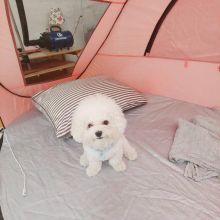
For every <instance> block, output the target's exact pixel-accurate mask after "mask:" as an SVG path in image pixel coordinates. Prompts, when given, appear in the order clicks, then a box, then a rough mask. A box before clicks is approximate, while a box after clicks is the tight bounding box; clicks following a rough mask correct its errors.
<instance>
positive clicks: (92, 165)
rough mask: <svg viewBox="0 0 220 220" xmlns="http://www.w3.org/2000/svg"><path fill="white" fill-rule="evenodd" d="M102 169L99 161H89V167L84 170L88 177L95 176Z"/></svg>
mask: <svg viewBox="0 0 220 220" xmlns="http://www.w3.org/2000/svg"><path fill="white" fill-rule="evenodd" d="M101 168H102V162H101V161H89V166H88V168H87V169H86V173H87V175H88V176H95V175H96V174H98V173H99V171H100V170H101Z"/></svg>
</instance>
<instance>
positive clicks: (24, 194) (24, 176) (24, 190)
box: [4, 132, 27, 196]
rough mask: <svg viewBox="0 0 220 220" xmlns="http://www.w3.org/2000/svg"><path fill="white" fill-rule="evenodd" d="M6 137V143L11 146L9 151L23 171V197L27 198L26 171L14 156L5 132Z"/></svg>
mask: <svg viewBox="0 0 220 220" xmlns="http://www.w3.org/2000/svg"><path fill="white" fill-rule="evenodd" d="M4 136H5V140H6V142H7V144H8V146H9V149H10V151H11V153H12V155H13V157H14V159H15V161H16V163H17V164H18V166H19V168H20V170H21V173H22V175H23V178H24V184H23V191H22V195H23V196H26V195H27V189H26V174H25V172H24V169H23V167H22V165H21V164H20V163H19V161H18V159H17V158H16V156H15V154H14V152H13V149H12V147H11V145H10V143H9V141H8V137H7V135H6V132H4Z"/></svg>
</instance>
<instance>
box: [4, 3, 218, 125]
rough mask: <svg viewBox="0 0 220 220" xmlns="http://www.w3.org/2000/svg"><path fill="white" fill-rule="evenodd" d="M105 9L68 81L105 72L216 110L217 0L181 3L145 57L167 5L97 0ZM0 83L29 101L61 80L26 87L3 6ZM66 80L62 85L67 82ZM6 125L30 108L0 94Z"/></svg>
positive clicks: (136, 85) (9, 95)
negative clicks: (106, 5) (29, 96)
mask: <svg viewBox="0 0 220 220" xmlns="http://www.w3.org/2000/svg"><path fill="white" fill-rule="evenodd" d="M100 2H109V3H110V6H109V7H108V9H107V11H106V12H105V14H104V15H103V17H102V19H101V20H100V22H99V24H98V26H97V28H96V30H95V31H94V33H93V35H92V37H91V38H90V40H89V42H88V44H87V46H86V47H85V49H84V51H83V53H82V54H81V56H80V59H79V60H78V62H77V65H76V67H75V69H74V71H73V76H74V77H75V76H80V75H82V77H87V76H90V75H97V74H109V75H111V76H113V77H114V78H116V79H118V80H121V81H124V82H126V83H127V84H129V85H131V86H133V87H135V88H137V89H138V90H140V91H147V92H151V93H154V94H159V95H164V96H170V97H173V98H177V99H181V100H185V101H189V102H193V103H197V104H201V105H205V106H209V107H213V106H220V96H219V95H218V94H220V87H219V84H220V73H219V62H220V56H219V53H220V44H219V42H218V41H219V39H220V25H219V24H220V13H218V12H219V9H220V1H218V0H212V1H206V0H178V1H177V2H176V4H175V5H174V6H173V8H172V9H171V11H170V12H169V13H168V15H167V16H166V18H165V20H164V22H163V23H162V25H161V28H160V29H159V32H158V34H157V36H156V38H155V41H154V43H153V46H152V49H151V51H150V53H147V54H146V56H145V55H144V52H145V49H146V47H147V45H148V42H149V40H150V39H151V36H152V33H153V32H154V30H155V26H156V25H157V24H158V21H159V20H160V18H161V16H162V15H163V13H164V11H165V10H166V9H167V7H168V5H169V4H170V3H172V2H173V1H171V0H109V1H107V0H100ZM0 12H1V19H0V26H1V29H2V30H3V32H2V34H1V35H0V42H1V44H0V66H1V69H0V81H1V82H2V83H3V84H4V85H6V86H7V87H8V88H9V89H11V90H13V91H15V92H18V93H20V94H25V95H32V94H33V93H35V92H37V91H40V90H43V89H46V88H48V87H50V86H52V85H54V84H57V83H60V82H62V81H64V80H60V81H54V82H51V83H42V84H38V85H34V86H26V85H24V81H23V78H22V74H21V70H20V66H19V62H18V57H17V54H16V50H15V46H14V39H13V36H12V34H11V24H10V22H9V16H8V8H7V0H4V1H0ZM71 79H73V77H70V78H68V79H65V80H71ZM0 96H1V101H2V102H1V103H2V104H1V105H0V115H1V117H3V120H4V122H5V124H6V125H7V124H9V123H10V122H11V121H13V120H14V119H15V118H16V117H18V116H19V115H20V114H22V113H23V112H25V111H27V110H28V109H30V108H31V107H32V104H31V101H30V100H26V99H21V98H18V97H15V96H13V95H11V94H9V93H8V92H6V91H5V90H3V89H2V88H0Z"/></svg>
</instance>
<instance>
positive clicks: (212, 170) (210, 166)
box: [169, 116, 220, 181]
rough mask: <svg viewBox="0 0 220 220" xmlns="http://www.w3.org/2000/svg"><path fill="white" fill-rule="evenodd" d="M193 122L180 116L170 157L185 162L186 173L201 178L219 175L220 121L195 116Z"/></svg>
mask: <svg viewBox="0 0 220 220" xmlns="http://www.w3.org/2000/svg"><path fill="white" fill-rule="evenodd" d="M193 122H194V123H192V122H189V121H186V120H183V119H179V121H178V129H177V131H176V134H175V138H174V142H173V145H172V148H171V151H170V154H169V158H170V160H171V161H174V162H177V163H183V162H186V163H187V164H186V168H185V173H184V176H185V177H189V178H192V179H194V180H195V181H202V180H204V179H207V178H211V177H216V176H219V175H220V132H219V131H220V124H217V122H216V121H215V120H213V119H211V118H207V117H202V116H197V117H196V118H195V119H194V120H193Z"/></svg>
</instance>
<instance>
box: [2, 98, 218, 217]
mask: <svg viewBox="0 0 220 220" xmlns="http://www.w3.org/2000/svg"><path fill="white" fill-rule="evenodd" d="M146 96H147V99H148V104H147V105H145V106H142V107H138V108H136V109H133V110H130V111H127V112H126V117H127V120H128V127H127V130H126V136H127V137H128V139H129V141H130V142H131V144H132V145H133V146H134V147H135V148H136V149H137V152H138V159H137V160H136V161H127V160H125V162H126V164H127V170H126V171H125V172H122V173H117V172H115V171H114V170H113V169H112V168H111V167H109V166H108V165H107V164H104V166H103V168H102V171H101V172H100V173H99V174H98V176H96V177H93V178H89V177H87V176H86V173H85V169H84V168H83V167H81V166H80V164H79V157H80V155H81V153H82V148H81V146H80V145H79V144H77V143H76V142H74V140H73V139H70V138H65V139H57V138H56V137H55V133H54V130H53V127H52V126H51V124H50V123H49V122H48V121H47V119H46V118H45V117H44V116H43V115H42V114H41V113H39V112H38V111H36V110H32V111H30V112H28V113H26V114H25V115H24V116H23V117H21V118H20V119H19V120H17V121H16V122H14V123H13V124H12V125H11V126H9V127H8V128H7V130H6V133H7V137H8V140H9V142H10V145H11V147H12V148H13V151H14V153H15V155H16V157H17V158H18V160H19V162H20V163H21V165H22V166H23V168H24V171H25V173H26V176H27V180H26V183H27V196H25V197H23V196H22V188H23V176H22V174H21V171H20V169H19V167H18V165H17V163H16V162H15V160H14V159H13V156H12V153H11V151H10V149H9V146H8V144H7V143H6V142H5V141H4V144H3V147H2V151H1V153H0V165H1V167H0V172H1V173H0V175H1V195H0V202H1V207H2V212H3V216H4V219H5V220H136V219H137V220H150V219H152V220H154V219H155V220H159V219H164V220H174V219H175V220H177V219H178V220H183V219H193V220H209V219H220V190H219V189H220V182H219V180H218V179H217V178H216V179H212V180H207V181H204V182H202V183H197V182H194V181H192V180H189V179H186V178H184V177H183V175H182V172H183V170H182V169H181V168H179V167H177V166H175V165H174V164H172V163H170V162H169V161H168V160H167V155H168V152H169V149H170V146H171V144H172V141H173V137H174V134H175V129H176V126H177V119H178V118H180V117H181V118H185V119H191V118H193V117H194V116H195V115H198V114H200V115H208V116H210V117H213V118H215V119H216V120H219V122H220V113H219V112H216V111H213V110H211V109H208V108H204V107H201V106H197V105H193V104H189V103H185V102H181V101H177V100H173V99H170V98H166V97H160V96H154V95H150V94H146Z"/></svg>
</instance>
